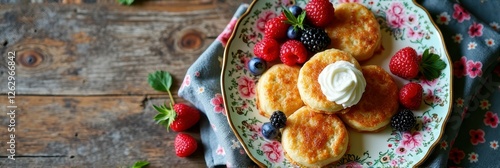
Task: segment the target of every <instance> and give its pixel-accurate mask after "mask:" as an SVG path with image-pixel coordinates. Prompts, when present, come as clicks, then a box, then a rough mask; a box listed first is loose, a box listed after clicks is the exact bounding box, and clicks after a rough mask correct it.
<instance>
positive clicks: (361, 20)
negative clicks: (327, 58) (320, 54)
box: [325, 3, 382, 61]
mask: <svg viewBox="0 0 500 168" xmlns="http://www.w3.org/2000/svg"><path fill="white" fill-rule="evenodd" d="M325 30H326V32H327V33H328V36H329V37H330V39H331V40H332V42H331V44H330V47H331V48H336V49H340V50H343V51H346V52H348V53H350V54H352V56H353V57H354V58H356V59H357V60H358V61H364V60H368V59H370V58H371V57H372V56H373V54H374V52H375V51H376V50H378V49H379V46H380V44H381V38H382V34H381V32H380V25H379V24H378V22H377V19H375V16H374V15H373V13H372V12H371V11H370V10H369V9H368V8H366V7H365V6H363V5H361V4H358V3H341V4H339V5H337V6H335V16H334V19H333V21H332V24H330V25H329V26H327V27H326V28H325Z"/></svg>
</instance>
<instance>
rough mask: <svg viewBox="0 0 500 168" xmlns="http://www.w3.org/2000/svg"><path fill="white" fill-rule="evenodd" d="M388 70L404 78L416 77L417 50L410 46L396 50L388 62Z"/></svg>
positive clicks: (417, 70) (417, 68) (417, 69)
mask: <svg viewBox="0 0 500 168" xmlns="http://www.w3.org/2000/svg"><path fill="white" fill-rule="evenodd" d="M389 70H390V71H391V72H392V73H393V74H394V75H396V76H399V77H402V78H404V79H412V78H415V77H417V75H418V72H419V64H418V60H417V51H415V50H414V49H413V48H411V47H405V48H403V49H401V50H399V51H398V52H396V54H394V56H392V58H391V60H390V62H389Z"/></svg>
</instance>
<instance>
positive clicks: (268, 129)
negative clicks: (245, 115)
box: [261, 122, 279, 140]
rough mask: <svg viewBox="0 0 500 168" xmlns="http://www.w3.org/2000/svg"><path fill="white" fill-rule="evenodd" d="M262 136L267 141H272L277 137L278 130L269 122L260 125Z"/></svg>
mask: <svg viewBox="0 0 500 168" xmlns="http://www.w3.org/2000/svg"><path fill="white" fill-rule="evenodd" d="M261 130H262V136H264V138H266V139H268V140H272V139H274V138H276V137H277V136H278V133H279V130H278V129H277V128H276V127H274V126H273V125H272V124H271V122H265V123H264V124H262V129H261Z"/></svg>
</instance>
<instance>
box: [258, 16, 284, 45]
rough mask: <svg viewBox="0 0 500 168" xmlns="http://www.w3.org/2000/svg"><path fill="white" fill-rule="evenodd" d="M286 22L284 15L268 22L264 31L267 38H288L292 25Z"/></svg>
mask: <svg viewBox="0 0 500 168" xmlns="http://www.w3.org/2000/svg"><path fill="white" fill-rule="evenodd" d="M285 21H286V17H284V15H280V16H278V17H275V18H272V19H269V20H267V22H266V25H265V30H264V35H265V37H269V38H272V39H275V40H281V39H284V38H286V32H287V31H288V27H289V26H290V25H288V24H287V23H286V22H285Z"/></svg>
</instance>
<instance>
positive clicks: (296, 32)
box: [286, 26, 300, 40]
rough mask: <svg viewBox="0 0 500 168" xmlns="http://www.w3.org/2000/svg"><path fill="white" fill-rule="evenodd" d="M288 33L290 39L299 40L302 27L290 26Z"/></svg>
mask: <svg viewBox="0 0 500 168" xmlns="http://www.w3.org/2000/svg"><path fill="white" fill-rule="evenodd" d="M286 35H287V36H288V38H289V39H294V40H298V39H299V38H300V29H297V28H294V27H293V26H290V27H289V28H288V31H287V33H286Z"/></svg>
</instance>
